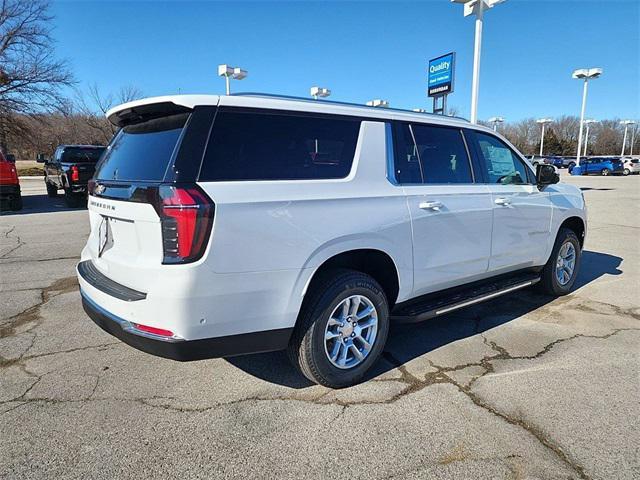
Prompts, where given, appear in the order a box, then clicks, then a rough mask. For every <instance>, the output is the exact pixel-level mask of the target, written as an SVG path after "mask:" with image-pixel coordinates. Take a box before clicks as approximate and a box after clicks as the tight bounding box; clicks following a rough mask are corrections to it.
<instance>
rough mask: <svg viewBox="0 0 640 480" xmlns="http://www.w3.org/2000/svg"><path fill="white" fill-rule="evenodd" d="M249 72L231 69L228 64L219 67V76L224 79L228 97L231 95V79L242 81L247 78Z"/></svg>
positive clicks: (238, 68)
mask: <svg viewBox="0 0 640 480" xmlns="http://www.w3.org/2000/svg"><path fill="white" fill-rule="evenodd" d="M247 75H248V72H247V71H246V70H243V69H242V68H240V67H231V66H229V65H227V64H222V65H218V76H220V77H224V79H225V85H226V91H227V95H230V94H231V85H230V82H231V79H232V78H233V79H234V80H242V79H243V78H246V76H247Z"/></svg>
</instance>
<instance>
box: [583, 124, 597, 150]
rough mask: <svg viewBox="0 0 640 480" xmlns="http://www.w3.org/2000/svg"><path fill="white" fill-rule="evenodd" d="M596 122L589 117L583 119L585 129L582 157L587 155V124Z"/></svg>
mask: <svg viewBox="0 0 640 480" xmlns="http://www.w3.org/2000/svg"><path fill="white" fill-rule="evenodd" d="M596 122H597V120H591V119H589V120H585V121H584V124H585V125H586V126H587V131H586V132H584V150H583V152H582V156H583V157H586V156H587V144H588V143H589V125H591V124H592V123H596Z"/></svg>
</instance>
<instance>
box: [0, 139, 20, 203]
mask: <svg viewBox="0 0 640 480" xmlns="http://www.w3.org/2000/svg"><path fill="white" fill-rule="evenodd" d="M4 201H6V203H7V205H8V206H9V208H10V209H11V210H21V209H22V196H21V195H20V181H19V180H18V172H17V170H16V164H15V159H14V157H13V155H7V156H6V157H5V156H4V155H3V154H2V152H1V151H0V202H3V203H4Z"/></svg>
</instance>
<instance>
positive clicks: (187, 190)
mask: <svg viewBox="0 0 640 480" xmlns="http://www.w3.org/2000/svg"><path fill="white" fill-rule="evenodd" d="M158 193H159V202H158V205H157V206H156V209H157V210H158V213H159V215H160V221H161V225H162V248H163V252H164V259H163V262H162V263H188V262H194V261H196V260H198V259H199V258H201V257H202V255H203V253H204V251H205V249H206V248H207V242H208V240H209V234H210V232H211V226H212V224H213V213H214V205H213V202H212V201H211V199H210V198H209V197H208V196H207V195H206V194H205V193H204V192H203V191H202V190H200V188H198V187H197V186H189V187H178V186H168V185H163V186H161V187H160V188H159V191H158Z"/></svg>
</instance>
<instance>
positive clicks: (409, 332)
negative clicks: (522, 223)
mask: <svg viewBox="0 0 640 480" xmlns="http://www.w3.org/2000/svg"><path fill="white" fill-rule="evenodd" d="M621 262H622V258H620V257H617V256H614V255H608V254H606V253H599V252H592V251H584V252H583V253H582V264H581V267H580V272H579V274H578V279H577V280H576V284H575V288H580V287H583V286H585V285H587V284H589V283H591V282H593V281H595V280H597V279H598V278H600V277H601V276H603V275H620V274H622V271H621V270H620V269H619V268H618V267H619V266H620V263H621ZM554 299H555V297H550V296H547V295H544V294H542V293H539V292H538V291H537V289H535V288H529V289H526V290H522V291H520V292H516V293H513V294H508V295H505V296H503V297H499V298H496V299H495V300H492V301H488V302H485V303H482V304H479V305H475V306H471V307H468V308H466V309H462V310H460V311H458V312H456V313H452V314H448V315H443V316H441V317H437V318H434V319H431V320H427V321H425V322H422V323H416V324H392V325H391V329H390V331H389V337H388V339H387V345H386V347H385V351H384V353H383V356H382V359H380V360H379V361H378V362H377V364H376V365H375V366H374V367H373V368H372V369H371V371H370V372H369V375H368V376H367V379H366V380H369V379H371V378H374V377H376V376H378V375H381V374H383V373H385V372H387V371H389V370H391V369H393V368H397V367H399V366H401V365H403V364H405V363H407V362H409V361H411V360H413V359H414V358H417V357H420V356H422V355H425V354H427V353H429V352H431V351H433V350H436V349H438V348H440V347H443V346H445V345H448V344H450V343H453V342H456V341H458V340H462V339H465V338H469V337H473V336H475V335H479V334H482V333H483V332H485V331H487V330H490V329H492V328H495V327H497V326H500V325H503V324H506V323H509V322H511V321H512V320H515V319H517V318H520V317H521V316H523V315H525V314H527V313H529V312H532V311H534V310H537V309H539V308H541V307H543V306H544V305H546V304H548V303H550V302H552V301H553V300H554ZM227 361H228V362H229V363H231V364H232V365H234V366H236V367H237V368H239V369H241V370H243V371H244V372H246V373H248V374H250V375H253V376H255V377H257V378H260V379H262V380H265V381H267V382H271V383H275V384H279V385H284V386H287V387H290V388H298V389H299V388H305V387H309V386H311V385H312V383H311V382H310V381H309V380H307V379H306V378H305V377H303V376H302V375H301V374H300V373H298V372H297V370H295V369H294V368H293V367H292V366H291V364H290V363H289V361H288V358H287V355H286V354H285V352H273V353H260V354H254V355H244V356H239V357H232V358H228V359H227Z"/></svg>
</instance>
